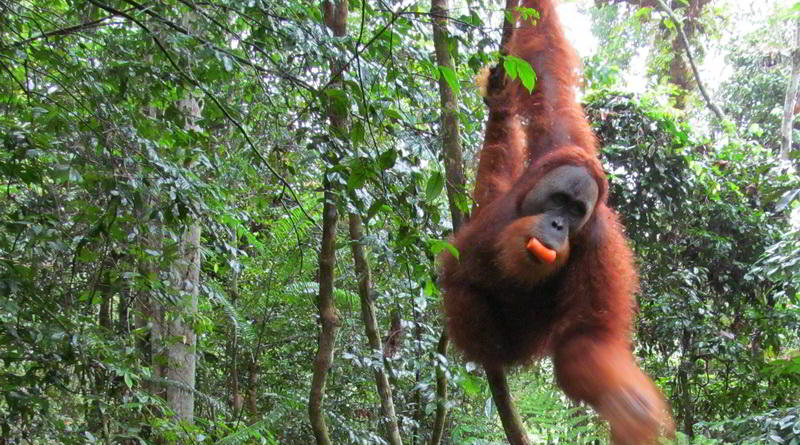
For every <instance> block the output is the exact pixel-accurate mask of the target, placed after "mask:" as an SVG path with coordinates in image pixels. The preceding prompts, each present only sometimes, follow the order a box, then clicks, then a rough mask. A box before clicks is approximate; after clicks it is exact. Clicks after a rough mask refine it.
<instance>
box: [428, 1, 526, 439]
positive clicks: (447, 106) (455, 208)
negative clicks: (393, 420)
mask: <svg viewBox="0 0 800 445" xmlns="http://www.w3.org/2000/svg"><path fill="white" fill-rule="evenodd" d="M509 1H511V0H509ZM449 14H450V7H449V5H448V2H447V0H431V16H432V17H433V21H432V25H433V45H434V50H435V53H436V63H437V64H438V65H439V66H440V67H445V68H449V69H451V70H453V59H452V57H450V52H449V49H448V48H449V32H448V29H447V20H448V19H449ZM505 32H506V31H505V30H504V33H505ZM439 102H440V104H441V108H442V117H441V137H442V149H443V156H444V168H445V175H446V179H447V181H446V183H447V199H448V202H449V204H450V217H451V220H452V223H453V232H454V233H455V232H456V231H457V230H458V229H459V228H460V227H461V226H462V225H463V224H464V221H465V220H466V215H465V214H464V212H463V211H462V210H461V206H465V205H466V199H465V196H466V192H465V188H464V184H465V182H466V181H465V180H464V167H463V166H464V162H463V158H462V151H461V134H460V127H459V125H458V98H457V97H456V95H455V93H454V91H453V90H452V88H450V85H449V84H448V83H447V81H446V80H445V78H444V76H439ZM459 204H461V206H460V205H459ZM448 343H449V338H448V336H447V331H446V330H444V329H443V330H442V333H441V336H440V337H439V342H438V344H437V348H436V353H437V354H439V355H441V356H443V357H447V345H448ZM434 363H435V364H436V416H435V417H434V420H433V431H432V432H431V439H430V445H438V444H439V443H440V442H441V440H442V436H443V434H444V426H445V424H446V422H445V421H446V418H447V373H446V372H445V369H443V366H445V363H441V362H440V361H439V360H435V361H434ZM420 402H421V400H420ZM418 409H421V407H418Z"/></svg>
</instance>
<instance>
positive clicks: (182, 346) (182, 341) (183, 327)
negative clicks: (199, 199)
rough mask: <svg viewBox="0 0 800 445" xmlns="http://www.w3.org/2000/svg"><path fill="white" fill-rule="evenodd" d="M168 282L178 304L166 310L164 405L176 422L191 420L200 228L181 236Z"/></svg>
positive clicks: (192, 227) (193, 226) (198, 287)
mask: <svg viewBox="0 0 800 445" xmlns="http://www.w3.org/2000/svg"><path fill="white" fill-rule="evenodd" d="M171 274H172V280H173V281H172V283H173V286H174V288H175V290H177V291H178V296H179V300H178V303H177V304H176V305H175V306H174V307H172V308H171V310H170V319H169V321H168V323H167V328H168V329H169V337H168V340H169V341H168V344H167V358H168V361H167V363H168V366H167V379H169V380H170V381H171V382H173V383H172V384H170V385H168V386H167V403H168V404H169V407H170V408H171V409H172V410H173V411H174V412H175V416H176V418H177V419H179V420H182V421H185V422H189V423H191V422H193V421H194V389H195V364H196V357H195V348H196V345H197V336H196V334H195V332H194V328H193V327H192V319H193V317H194V314H195V313H197V295H198V291H199V289H200V226H199V225H198V224H196V223H194V224H192V225H190V226H189V227H188V228H187V229H186V231H185V232H184V234H183V235H182V237H181V241H180V259H179V260H178V262H177V264H175V265H173V270H172V272H171Z"/></svg>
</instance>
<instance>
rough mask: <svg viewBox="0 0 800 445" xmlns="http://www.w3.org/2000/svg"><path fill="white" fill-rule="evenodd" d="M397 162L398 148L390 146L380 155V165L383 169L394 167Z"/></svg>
mask: <svg viewBox="0 0 800 445" xmlns="http://www.w3.org/2000/svg"><path fill="white" fill-rule="evenodd" d="M395 162H397V150H395V149H394V148H390V149H388V150H386V151H384V152H383V153H381V155H380V156H379V157H378V166H380V168H381V170H388V169H390V168H392V167H394V164H395Z"/></svg>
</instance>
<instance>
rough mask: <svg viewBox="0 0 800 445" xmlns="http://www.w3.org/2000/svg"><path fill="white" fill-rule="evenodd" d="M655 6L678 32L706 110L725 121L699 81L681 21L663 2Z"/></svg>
mask: <svg viewBox="0 0 800 445" xmlns="http://www.w3.org/2000/svg"><path fill="white" fill-rule="evenodd" d="M656 4H657V5H658V8H659V9H661V10H662V11H663V12H665V13H666V14H667V15H668V16H669V18H670V19H671V20H672V22H673V23H675V28H676V29H677V30H678V35H679V36H680V37H681V42H682V43H683V47H684V49H685V50H686V57H687V58H688V59H689V65H691V66H692V72H693V73H694V80H695V81H696V82H697V87H698V88H699V89H700V93H701V94H702V95H703V98H704V99H705V100H706V105H708V108H709V109H710V110H711V111H712V112H713V113H714V115H716V116H717V119H719V120H720V122H722V121H724V120H725V115H724V114H723V113H722V110H721V109H720V108H719V107H718V106H717V104H715V103H714V101H713V100H711V96H710V95H709V94H708V92H707V91H706V87H705V85H703V81H702V80H701V79H700V72H699V71H698V70H697V64H696V63H695V62H694V56H693V55H692V49H691V47H690V46H689V39H688V38H687V37H686V33H684V32H683V25H682V24H681V21H680V20H678V17H676V16H675V13H673V12H672V10H671V9H670V8H669V6H667V5H666V4H665V3H664V0H656Z"/></svg>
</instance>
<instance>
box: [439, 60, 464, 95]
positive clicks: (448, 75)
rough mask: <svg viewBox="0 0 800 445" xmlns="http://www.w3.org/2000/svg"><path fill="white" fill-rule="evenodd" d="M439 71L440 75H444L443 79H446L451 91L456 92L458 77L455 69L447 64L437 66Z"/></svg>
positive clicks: (457, 89) (458, 88)
mask: <svg viewBox="0 0 800 445" xmlns="http://www.w3.org/2000/svg"><path fill="white" fill-rule="evenodd" d="M439 71H441V73H442V76H444V80H446V81H447V84H448V85H449V86H450V89H451V90H453V93H455V94H458V92H459V90H460V86H459V85H458V78H457V77H456V73H455V71H453V69H452V68H450V67H447V66H439Z"/></svg>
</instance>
